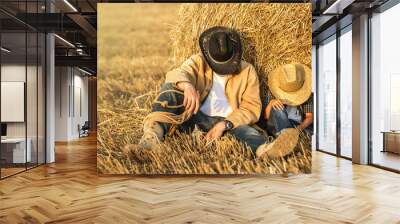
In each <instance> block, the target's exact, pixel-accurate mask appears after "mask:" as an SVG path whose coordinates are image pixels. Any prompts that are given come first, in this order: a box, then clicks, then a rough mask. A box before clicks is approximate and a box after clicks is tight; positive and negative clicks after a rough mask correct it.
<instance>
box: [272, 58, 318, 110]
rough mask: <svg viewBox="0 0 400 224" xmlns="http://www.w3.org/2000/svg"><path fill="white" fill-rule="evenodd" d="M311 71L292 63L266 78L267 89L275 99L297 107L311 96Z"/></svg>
mask: <svg viewBox="0 0 400 224" xmlns="http://www.w3.org/2000/svg"><path fill="white" fill-rule="evenodd" d="M311 80H312V76H311V69H310V68H309V67H307V66H305V65H303V64H298V63H293V64H286V65H283V66H280V67H278V68H276V69H275V70H273V71H272V72H271V73H270V74H269V76H268V87H269V90H270V91H271V93H272V95H274V97H275V98H277V99H280V100H281V101H282V102H283V103H284V104H287V105H290V106H298V105H300V104H303V103H304V102H306V101H307V100H308V98H309V97H310V96H311V88H312V86H311Z"/></svg>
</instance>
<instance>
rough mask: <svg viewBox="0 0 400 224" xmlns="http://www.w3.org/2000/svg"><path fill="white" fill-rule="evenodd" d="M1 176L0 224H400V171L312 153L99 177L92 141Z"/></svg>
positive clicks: (71, 145)
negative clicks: (262, 165)
mask: <svg viewBox="0 0 400 224" xmlns="http://www.w3.org/2000/svg"><path fill="white" fill-rule="evenodd" d="M56 151H57V153H56V158H57V162H56V163H55V164H50V165H46V166H41V167H39V168H36V169H33V170H30V171H28V172H26V173H22V174H19V175H17V176H13V177H10V178H8V179H5V180H2V181H0V223H374V224H375V223H385V224H386V223H400V175H398V174H395V173H391V172H387V171H384V170H380V169H377V168H374V167H369V166H359V165H352V164H351V162H350V161H347V160H343V159H338V158H335V157H333V156H330V155H326V154H323V153H319V152H315V153H314V155H313V156H314V159H313V160H314V166H313V173H312V174H310V175H306V174H303V175H299V176H291V177H288V178H285V177H281V176H244V177H232V176H228V177H205V176H202V177H196V176H190V177H188V176H187V177H177V176H170V177H165V176H163V177H127V176H106V177H104V176H103V177H100V176H97V173H96V140H95V138H94V137H90V138H85V139H83V140H80V141H76V142H71V143H69V144H57V150H56Z"/></svg>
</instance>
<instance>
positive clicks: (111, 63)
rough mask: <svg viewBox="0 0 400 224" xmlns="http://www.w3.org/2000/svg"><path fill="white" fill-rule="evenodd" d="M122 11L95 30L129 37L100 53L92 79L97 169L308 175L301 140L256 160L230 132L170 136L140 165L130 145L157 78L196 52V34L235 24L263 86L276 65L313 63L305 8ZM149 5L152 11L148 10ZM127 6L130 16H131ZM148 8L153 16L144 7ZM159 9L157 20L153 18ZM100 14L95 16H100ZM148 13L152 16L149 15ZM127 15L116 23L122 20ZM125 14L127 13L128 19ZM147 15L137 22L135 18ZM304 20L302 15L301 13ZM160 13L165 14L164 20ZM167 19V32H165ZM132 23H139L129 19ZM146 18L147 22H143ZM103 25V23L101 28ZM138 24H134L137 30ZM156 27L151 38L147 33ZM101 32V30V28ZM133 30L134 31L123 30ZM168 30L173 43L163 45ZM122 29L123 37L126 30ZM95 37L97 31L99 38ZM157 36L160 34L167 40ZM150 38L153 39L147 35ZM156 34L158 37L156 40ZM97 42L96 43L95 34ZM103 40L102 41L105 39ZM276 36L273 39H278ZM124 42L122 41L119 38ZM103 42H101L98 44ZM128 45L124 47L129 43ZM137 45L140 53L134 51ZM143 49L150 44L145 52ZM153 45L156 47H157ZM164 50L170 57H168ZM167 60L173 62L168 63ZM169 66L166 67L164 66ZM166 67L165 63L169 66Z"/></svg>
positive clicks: (138, 7)
mask: <svg viewBox="0 0 400 224" xmlns="http://www.w3.org/2000/svg"><path fill="white" fill-rule="evenodd" d="M120 7H121V8H126V10H125V11H126V13H125V14H123V15H121V12H120V11H119V10H113V11H115V13H112V14H113V15H114V16H113V17H112V19H113V21H114V23H112V24H109V26H104V22H105V21H107V22H109V21H110V19H111V18H109V17H105V16H104V17H101V16H99V19H100V20H101V21H102V22H99V27H100V28H102V31H103V35H104V34H105V33H106V34H109V35H110V37H109V38H110V40H114V39H121V38H127V40H129V39H131V42H129V41H127V42H128V43H131V45H129V44H128V45H127V46H125V45H124V46H120V47H119V48H117V49H118V51H119V52H121V53H120V55H114V53H113V52H114V51H110V52H109V51H106V50H105V49H103V50H100V51H99V52H100V57H99V70H100V72H99V78H98V96H99V98H98V132H97V167H98V172H99V173H102V174H282V173H299V172H301V173H309V172H311V149H310V140H309V139H307V138H306V137H305V136H303V137H300V141H299V144H298V145H297V147H296V150H295V151H294V152H293V153H291V154H290V155H288V156H286V157H280V158H277V159H269V158H261V159H254V157H253V156H252V155H251V153H250V150H249V149H246V147H245V146H244V145H242V144H241V143H239V142H237V141H236V140H235V139H233V138H232V137H231V136H224V137H223V138H222V139H220V140H218V141H215V142H213V143H211V144H209V145H205V144H204V142H205V139H204V136H205V134H206V133H199V132H196V133H192V134H190V135H187V134H182V133H176V135H174V136H171V137H168V138H167V139H166V140H165V141H164V142H163V143H162V144H161V149H162V150H161V153H160V152H157V153H156V152H153V151H151V152H149V154H148V155H146V156H147V157H148V158H151V159H150V161H146V162H142V161H140V158H137V157H140V156H142V155H141V154H140V153H132V152H130V153H126V152H127V151H131V150H135V144H137V143H138V142H139V140H140V138H141V136H142V134H143V130H142V124H143V123H142V122H143V119H144V118H145V117H146V116H147V115H148V114H149V113H150V111H151V104H152V102H154V100H155V99H156V97H157V95H158V93H159V85H160V83H161V82H163V79H162V77H164V74H165V73H166V72H167V71H168V69H170V68H172V67H177V66H179V65H180V64H181V63H182V62H183V61H184V60H186V59H187V58H188V57H190V56H191V55H192V54H194V53H198V52H200V50H199V46H198V38H199V36H200V34H201V32H202V31H203V30H205V29H207V28H209V27H212V26H215V25H222V26H229V27H233V28H235V29H237V30H238V31H239V33H240V34H241V36H242V40H243V46H244V59H245V60H246V61H249V62H250V63H252V64H253V65H254V66H255V67H256V68H257V71H258V74H259V75H260V77H261V81H262V83H264V84H265V83H266V78H267V74H268V73H269V72H270V71H272V70H273V69H274V68H275V67H277V66H279V65H282V64H285V63H290V62H300V63H304V64H306V65H308V66H309V65H310V63H311V52H310V51H311V16H310V15H309V14H311V13H310V10H311V7H310V6H309V5H307V4H258V3H253V4H194V5H193V4H182V5H181V6H179V8H180V10H178V11H179V13H178V14H179V15H177V13H176V12H175V11H174V10H175V8H173V7H172V6H171V8H166V6H165V5H159V6H157V5H152V6H151V7H158V8H157V10H156V9H151V7H150V6H149V5H148V4H143V5H140V4H139V5H137V4H133V5H132V6H131V7H130V8H128V7H127V6H120ZM149 10H150V11H149ZM132 11H133V12H134V13H132ZM152 11H154V12H155V13H154V14H151V13H150V14H149V12H152ZM157 14H162V16H164V17H162V19H160V18H159V17H157ZM100 15H101V13H100ZM149 15H151V16H149ZM121 16H123V17H124V18H129V19H130V20H129V19H127V20H126V21H128V20H129V21H131V22H129V23H127V24H121V23H120V18H121ZM126 16H131V17H126ZM138 16H139V17H140V16H143V17H146V20H140V21H138V20H137V19H136V18H137V17H138ZM305 17H306V18H305ZM165 18H169V19H168V20H166V19H165ZM160 21H163V22H168V24H171V25H170V27H169V28H170V30H171V31H169V30H167V29H165V23H163V22H160ZM135 22H137V23H135ZM146 22H147V23H146ZM102 24H103V25H102ZM138 27H139V28H138ZM154 30H157V36H156V37H154V35H150V34H152V33H153V32H154ZM105 31H107V32H105ZM130 31H132V33H129V32H130ZM168 32H169V34H170V38H171V43H172V44H171V45H167V43H166V42H168V41H166V40H169V38H168ZM127 33H128V34H127ZM99 36H100V37H101V35H99ZM163 37H166V38H165V39H166V40H165V39H164V38H163ZM151 38H153V39H154V40H152V39H151ZM160 38H161V39H160ZM99 39H100V41H101V40H102V39H101V38H99ZM106 40H107V39H104V40H103V42H104V43H109V42H107V41H106ZM278 40H279V41H278ZM124 43H125V42H124ZM101 46H103V47H104V46H108V45H107V44H103V45H100V47H101ZM129 46H130V47H129ZM139 46H140V49H142V48H144V49H142V50H140V51H138V50H136V49H137V48H138V47H139ZM145 47H149V48H150V49H147V48H145ZM156 49H160V50H159V51H157V50H156ZM169 53H170V55H169ZM168 59H169V60H170V61H169V62H172V63H166V62H167V61H168ZM170 65H171V66H170ZM169 66H170V67H169Z"/></svg>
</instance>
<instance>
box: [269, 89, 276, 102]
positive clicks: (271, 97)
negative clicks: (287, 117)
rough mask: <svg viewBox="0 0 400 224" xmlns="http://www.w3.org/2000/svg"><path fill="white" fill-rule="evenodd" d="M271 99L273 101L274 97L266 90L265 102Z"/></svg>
mask: <svg viewBox="0 0 400 224" xmlns="http://www.w3.org/2000/svg"><path fill="white" fill-rule="evenodd" d="M272 99H275V97H274V95H272V93H271V91H270V90H268V91H267V102H269V101H270V100H272Z"/></svg>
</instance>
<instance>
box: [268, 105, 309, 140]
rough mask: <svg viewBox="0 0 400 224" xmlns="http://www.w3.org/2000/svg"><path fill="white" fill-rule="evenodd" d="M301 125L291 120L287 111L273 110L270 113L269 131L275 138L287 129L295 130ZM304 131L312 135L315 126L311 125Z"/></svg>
mask: <svg viewBox="0 0 400 224" xmlns="http://www.w3.org/2000/svg"><path fill="white" fill-rule="evenodd" d="M299 124H300V123H298V122H296V121H293V120H290V119H289V116H288V113H287V111H286V109H283V110H276V109H274V108H271V112H270V113H269V119H268V120H267V131H268V133H269V134H271V135H273V136H275V137H276V136H277V134H279V132H280V131H282V130H283V129H285V128H294V127H296V126H298V125H299ZM304 131H305V132H306V133H307V134H309V135H312V132H313V126H312V125H310V126H308V127H307V128H306V129H304Z"/></svg>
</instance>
